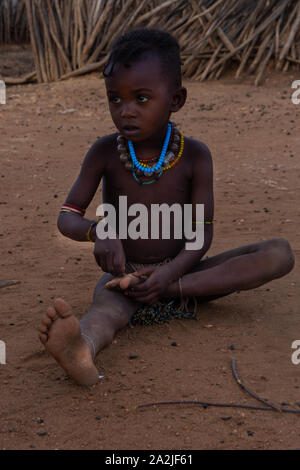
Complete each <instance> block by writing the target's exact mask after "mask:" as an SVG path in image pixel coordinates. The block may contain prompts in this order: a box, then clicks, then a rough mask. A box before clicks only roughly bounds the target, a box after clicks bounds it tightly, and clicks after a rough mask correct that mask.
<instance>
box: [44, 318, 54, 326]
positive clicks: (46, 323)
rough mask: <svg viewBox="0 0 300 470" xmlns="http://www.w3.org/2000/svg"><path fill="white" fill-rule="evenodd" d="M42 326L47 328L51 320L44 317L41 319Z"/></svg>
mask: <svg viewBox="0 0 300 470" xmlns="http://www.w3.org/2000/svg"><path fill="white" fill-rule="evenodd" d="M42 324H43V325H45V326H47V327H49V326H51V325H52V319H51V318H49V317H48V316H46V317H44V318H43V319H42Z"/></svg>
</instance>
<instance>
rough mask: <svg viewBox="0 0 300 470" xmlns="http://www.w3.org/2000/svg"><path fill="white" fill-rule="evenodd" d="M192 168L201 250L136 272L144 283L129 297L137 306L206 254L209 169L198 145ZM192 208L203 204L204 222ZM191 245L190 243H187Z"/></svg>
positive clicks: (154, 298) (149, 300) (209, 159)
mask: <svg viewBox="0 0 300 470" xmlns="http://www.w3.org/2000/svg"><path fill="white" fill-rule="evenodd" d="M193 147H194V148H193V151H194V157H193V158H194V164H193V178H192V196H191V203H192V205H193V211H192V212H193V221H194V222H195V223H194V224H193V230H195V229H196V225H197V224H196V222H200V223H202V222H208V223H204V244H203V246H202V248H201V249H198V250H187V249H186V248H183V249H182V250H181V251H180V253H179V254H178V255H177V256H176V257H175V258H174V259H173V260H172V261H171V262H170V263H167V264H165V265H163V266H160V267H158V268H155V269H152V270H151V269H150V268H147V269H148V271H147V269H146V268H145V269H143V270H141V271H139V274H141V275H145V274H146V275H147V274H148V276H149V277H148V279H147V280H146V281H145V282H143V283H141V284H137V285H136V286H134V288H133V292H132V293H131V294H130V295H131V296H132V297H134V298H135V299H136V300H137V301H139V302H145V303H155V302H156V301H157V300H158V298H159V297H160V296H161V295H162V294H163V292H164V291H165V290H166V288H167V286H168V285H169V284H170V283H172V282H174V281H177V280H178V279H179V278H180V277H181V276H183V274H185V273H187V272H189V271H190V270H191V269H192V268H193V267H194V266H195V265H196V264H197V263H199V261H200V260H201V258H202V257H203V256H204V255H205V253H206V252H207V251H208V249H209V247H210V245H211V242H212V238H213V224H212V222H213V213H214V201H213V165H212V157H211V154H210V151H209V149H208V148H207V147H206V145H204V144H203V143H201V142H197V141H193ZM196 204H204V221H197V220H196ZM189 243H191V242H189ZM146 271H147V272H146Z"/></svg>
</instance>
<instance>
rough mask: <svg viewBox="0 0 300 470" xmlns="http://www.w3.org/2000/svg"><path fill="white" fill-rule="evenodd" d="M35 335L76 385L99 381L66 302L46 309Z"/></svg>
mask: <svg viewBox="0 0 300 470" xmlns="http://www.w3.org/2000/svg"><path fill="white" fill-rule="evenodd" d="M39 332H40V335H39V337H40V340H41V342H42V344H43V345H44V347H45V349H46V351H47V352H48V353H49V354H51V355H52V356H53V357H54V358H55V360H56V361H57V362H58V364H59V365H60V366H61V367H62V368H63V369H64V370H65V371H66V372H67V374H68V375H70V376H71V377H72V378H73V379H74V380H75V382H76V383H77V384H79V385H87V386H90V385H94V384H96V383H98V382H99V373H98V371H97V368H96V366H95V364H94V362H93V358H92V353H91V350H90V348H89V346H88V343H87V342H86V341H85V339H84V338H83V336H82V334H81V330H80V325H79V321H78V320H77V318H76V317H75V316H74V315H73V313H72V310H71V307H70V306H69V304H67V302H65V301H64V300H63V299H56V300H55V302H54V305H53V307H49V308H48V309H47V312H46V315H45V316H44V317H43V319H42V322H41V325H40V327H39Z"/></svg>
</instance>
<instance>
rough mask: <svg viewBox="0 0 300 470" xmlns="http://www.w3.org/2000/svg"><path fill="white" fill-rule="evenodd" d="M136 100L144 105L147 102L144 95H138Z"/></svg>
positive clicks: (147, 99)
mask: <svg viewBox="0 0 300 470" xmlns="http://www.w3.org/2000/svg"><path fill="white" fill-rule="evenodd" d="M137 99H138V101H139V102H140V103H146V101H149V98H148V97H147V96H145V95H138V97H137Z"/></svg>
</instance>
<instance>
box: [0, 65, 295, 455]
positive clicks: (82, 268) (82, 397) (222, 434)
mask: <svg viewBox="0 0 300 470" xmlns="http://www.w3.org/2000/svg"><path fill="white" fill-rule="evenodd" d="M297 78H298V79H300V76H297V74H296V73H295V72H294V73H288V74H275V75H274V74H270V75H269V76H268V77H267V80H266V81H265V83H264V85H263V86H262V87H260V88H254V87H253V82H252V81H251V80H248V79H247V80H244V81H240V82H237V81H235V80H233V79H229V78H227V79H226V78H224V79H222V80H221V81H213V82H208V83H193V82H186V83H185V85H186V86H187V88H188V93H189V97H188V102H187V105H186V107H185V108H184V110H183V111H181V112H180V113H178V115H177V116H174V117H176V121H177V123H178V124H180V126H181V128H182V130H183V132H184V133H185V134H186V135H189V136H193V137H195V138H198V139H200V140H203V141H204V142H205V143H206V144H207V145H208V146H209V148H210V149H211V151H212V154H213V157H214V170H215V204H216V212H215V220H216V221H215V236H214V242H213V245H212V247H211V249H210V251H209V253H208V254H209V255H213V254H216V253H218V252H220V251H223V250H226V249H230V248H233V247H236V246H238V245H242V244H247V243H251V242H255V241H258V240H263V239H267V238H272V237H278V236H280V237H284V238H286V239H288V240H289V241H290V243H291V246H292V248H293V250H294V253H295V256H296V266H295V268H294V270H293V271H292V272H291V273H290V274H289V275H288V276H286V277H285V278H282V279H279V280H276V281H274V282H272V283H270V284H268V285H265V286H263V287H260V288H258V289H255V290H252V291H244V292H240V293H236V294H234V295H231V296H229V297H225V298H222V299H219V300H218V301H215V302H213V303H211V304H208V305H204V306H202V307H201V308H200V309H199V313H198V319H197V321H196V320H181V321H178V320H176V321H173V322H171V323H169V324H164V325H154V326H151V327H142V326H138V327H135V328H127V329H124V330H122V331H121V332H119V334H118V335H117V337H116V339H115V341H114V342H113V344H111V346H109V347H108V348H107V349H106V350H104V351H103V352H102V353H101V354H100V355H99V356H98V358H97V366H98V367H99V372H100V374H102V375H104V377H105V378H104V379H103V380H102V381H101V383H99V384H98V385H97V386H94V387H91V388H81V387H78V386H77V385H75V384H74V383H73V382H72V380H71V379H70V378H68V377H66V376H65V373H64V372H63V371H62V370H61V369H60V368H59V366H58V365H57V364H56V363H55V362H54V360H53V359H52V358H51V357H50V356H49V355H47V353H46V352H45V351H44V349H43V346H42V345H41V344H40V342H39V339H38V333H37V330H36V329H37V327H38V325H39V322H40V319H41V317H42V315H43V313H44V311H45V309H46V307H47V306H48V305H49V304H51V303H52V302H53V299H54V298H55V297H58V296H59V297H63V298H65V299H66V300H67V301H69V302H70V304H71V305H72V307H73V309H74V312H75V314H76V315H77V316H78V318H80V317H81V316H82V315H83V314H84V313H85V312H86V310H87V308H88V306H89V303H90V302H91V298H92V294H93V289H94V286H95V284H96V281H97V280H98V278H99V277H100V276H101V271H100V270H99V268H98V267H97V265H96V263H95V261H94V259H93V252H92V245H91V244H89V243H81V244H80V243H77V242H73V241H71V240H68V239H66V238H64V237H63V236H62V235H60V234H59V233H58V231H57V228H56V219H57V215H58V211H59V209H60V206H61V204H62V203H63V202H64V199H65V197H66V194H67V192H68V190H69V188H70V187H71V185H72V183H73V181H74V179H75V177H76V175H77V173H78V171H79V169H80V164H81V161H82V159H83V157H84V154H85V152H86V151H87V150H88V148H89V145H90V144H91V143H92V142H93V141H95V139H96V138H97V137H98V136H100V135H103V134H106V133H110V132H112V131H113V130H114V127H113V124H112V122H111V119H110V116H109V112H108V108H107V104H106V97H105V90H104V83H103V80H102V79H101V78H99V77H98V76H97V75H93V76H88V77H84V78H80V79H74V80H69V81H66V82H61V83H54V84H43V85H24V86H16V87H11V88H8V90H7V104H6V105H1V106H0V139H1V147H0V158H1V169H0V178H1V180H0V181H1V187H0V190H1V194H0V203H1V228H0V239H1V260H0V265H1V271H0V280H4V279H15V280H19V281H21V282H20V283H19V284H17V285H13V286H10V287H5V288H2V289H1V290H0V293H1V307H0V308H1V315H0V339H1V340H2V341H4V342H5V343H6V364H1V365H0V384H1V385H0V386H1V389H0V390H1V402H0V403H1V404H0V407H1V408H0V419H1V427H0V448H1V449H162V450H163V449H296V448H300V415H299V414H292V413H291V414H289V413H279V412H276V411H269V412H265V411H253V410H247V409H240V408H236V409H234V408H213V407H209V408H206V409H204V408H202V407H200V406H192V405H190V406H187V405H186V406H183V405H181V406H180V405H177V406H175V405H173V406H161V407H155V408H153V407H152V408H144V409H137V408H136V407H137V405H140V404H144V403H149V402H155V401H164V400H202V401H210V402H223V403H240V404H258V405H259V403H257V402H256V400H255V399H254V398H252V397H250V396H248V395H247V394H246V393H245V392H244V391H243V390H242V389H241V388H240V387H239V386H238V384H237V383H236V381H235V380H234V378H233V375H232V371H231V359H232V358H235V359H236V360H237V367H238V371H239V374H240V376H241V377H242V379H243V382H244V383H245V384H246V385H247V386H248V387H249V388H250V389H251V390H253V391H255V392H256V393H258V394H259V395H260V396H262V397H264V398H267V399H269V400H270V401H271V402H273V403H275V404H277V405H281V404H282V403H286V404H288V405H286V407H291V408H294V409H298V410H300V393H299V386H300V380H299V375H300V364H299V365H294V364H293V363H292V361H291V355H292V352H293V350H292V348H291V345H292V342H293V341H294V340H297V339H299V340H300V326H299V282H300V275H299V267H298V265H297V258H298V255H299V248H300V246H299V236H298V232H299V210H298V208H299V205H298V204H299V182H300V180H299V177H300V167H299V150H300V137H299V116H300V105H298V106H297V105H294V104H292V102H291V99H290V98H291V93H292V90H291V83H292V81H293V80H295V79H297ZM100 198H101V191H100V189H99V191H98V192H97V195H96V197H95V199H94V201H93V203H92V204H91V206H90V207H89V209H88V211H87V216H90V217H91V218H93V217H94V216H95V208H96V206H97V205H98V204H99V202H100ZM174 342H176V344H177V346H173V345H172V343H174Z"/></svg>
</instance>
